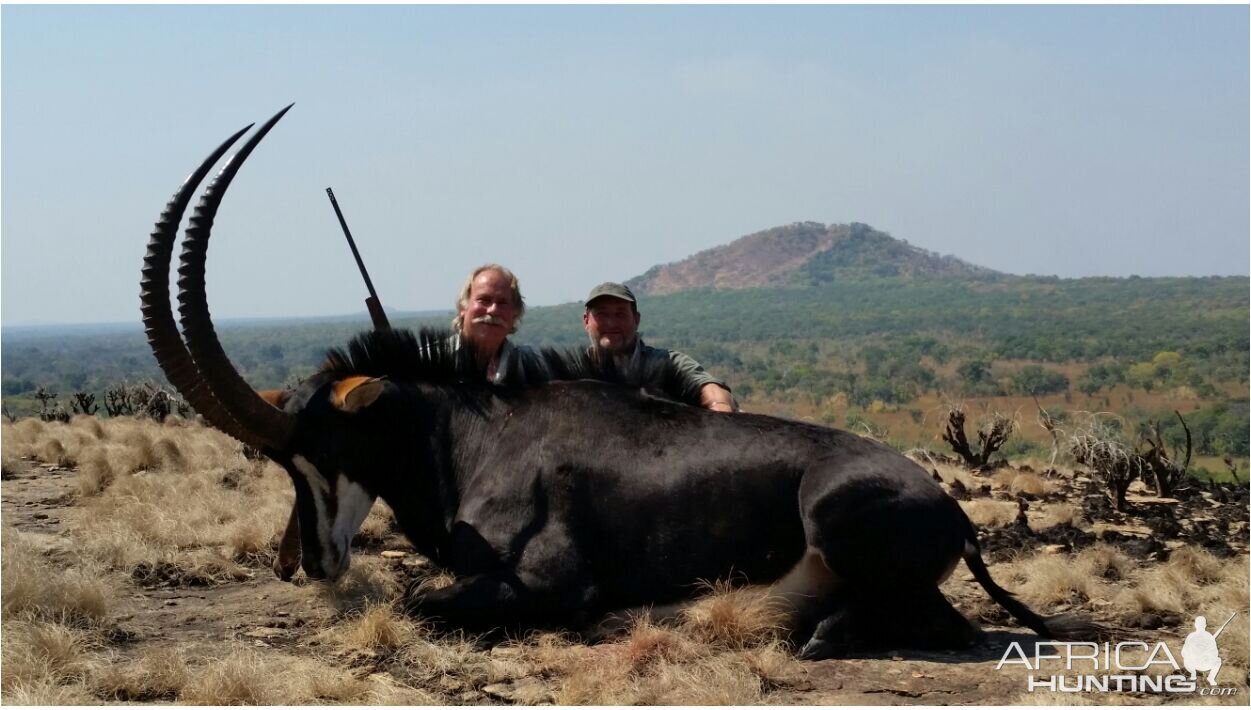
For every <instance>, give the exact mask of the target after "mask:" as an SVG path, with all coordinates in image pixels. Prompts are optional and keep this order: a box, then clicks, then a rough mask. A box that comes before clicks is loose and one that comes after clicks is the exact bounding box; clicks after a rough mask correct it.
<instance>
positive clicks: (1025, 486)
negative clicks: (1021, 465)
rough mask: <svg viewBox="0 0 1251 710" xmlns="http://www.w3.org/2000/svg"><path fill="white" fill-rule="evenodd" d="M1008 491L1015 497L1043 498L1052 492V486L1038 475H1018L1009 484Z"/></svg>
mask: <svg viewBox="0 0 1251 710" xmlns="http://www.w3.org/2000/svg"><path fill="white" fill-rule="evenodd" d="M1008 490H1009V491H1010V492H1011V493H1013V494H1014V495H1024V496H1027V497H1031V498H1041V497H1042V496H1044V495H1045V494H1047V493H1049V492H1050V491H1051V486H1049V485H1048V484H1047V482H1046V481H1044V480H1043V479H1042V477H1040V476H1038V475H1036V474H1033V473H1018V474H1017V475H1016V476H1014V477H1013V478H1012V482H1011V483H1009V484H1008Z"/></svg>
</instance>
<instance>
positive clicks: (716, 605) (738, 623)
mask: <svg viewBox="0 0 1251 710" xmlns="http://www.w3.org/2000/svg"><path fill="white" fill-rule="evenodd" d="M786 621H787V614H786V612H785V608H784V607H782V606H781V605H779V604H778V603H777V600H776V599H773V598H771V597H769V596H768V594H767V589H766V588H763V587H742V588H739V589H733V588H731V587H730V585H728V584H726V583H724V582H719V583H715V584H713V585H710V586H709V589H708V593H707V594H705V595H704V597H703V598H701V599H699V600H697V601H696V602H694V603H693V604H691V605H690V606H688V607H686V608H685V609H683V611H682V622H681V626H682V629H683V630H684V631H685V632H686V633H688V634H690V635H691V637H693V638H695V639H697V640H699V641H700V642H702V643H705V644H708V645H710V646H714V647H718V648H730V649H741V648H747V647H753V646H760V645H763V644H767V643H769V642H772V641H776V640H777V639H778V637H779V634H780V633H781V632H782V631H783V629H784V626H785V624H786Z"/></svg>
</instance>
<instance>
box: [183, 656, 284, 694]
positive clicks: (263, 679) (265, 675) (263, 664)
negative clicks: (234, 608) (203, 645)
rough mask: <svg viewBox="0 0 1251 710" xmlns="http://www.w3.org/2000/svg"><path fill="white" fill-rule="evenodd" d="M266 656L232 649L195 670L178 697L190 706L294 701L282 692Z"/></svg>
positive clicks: (279, 679)
mask: <svg viewBox="0 0 1251 710" xmlns="http://www.w3.org/2000/svg"><path fill="white" fill-rule="evenodd" d="M272 665H273V664H272V663H271V662H269V661H268V660H267V659H266V657H264V656H261V655H260V654H258V653H256V652H255V651H252V650H250V649H242V648H240V649H234V650H232V651H231V652H230V653H228V654H227V655H226V656H225V657H223V658H216V659H212V660H210V661H209V662H208V663H206V664H204V665H203V666H200V667H197V668H195V669H194V671H193V672H192V674H191V681H190V682H189V683H187V684H186V686H185V687H184V688H183V689H182V695H181V697H179V700H181V701H182V702H184V703H188V704H191V705H279V704H286V703H292V702H297V699H295V698H292V697H289V696H285V695H284V694H283V693H282V690H281V686H280V683H279V681H283V682H284V683H283V684H286V683H290V682H291V680H292V679H291V678H281V677H279V675H278V673H276V672H275V669H274V668H273V667H272Z"/></svg>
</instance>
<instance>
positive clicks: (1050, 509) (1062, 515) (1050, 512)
mask: <svg viewBox="0 0 1251 710" xmlns="http://www.w3.org/2000/svg"><path fill="white" fill-rule="evenodd" d="M1084 522H1085V521H1084V519H1083V518H1082V511H1081V508H1079V507H1077V506H1075V505H1069V504H1068V503H1052V504H1050V505H1048V506H1046V507H1045V508H1043V511H1042V515H1041V516H1039V517H1038V519H1037V520H1034V519H1031V520H1030V527H1032V528H1034V529H1036V530H1045V529H1047V528H1052V527H1055V526H1057V525H1072V526H1073V527H1080V526H1081V525H1083V523H1084Z"/></svg>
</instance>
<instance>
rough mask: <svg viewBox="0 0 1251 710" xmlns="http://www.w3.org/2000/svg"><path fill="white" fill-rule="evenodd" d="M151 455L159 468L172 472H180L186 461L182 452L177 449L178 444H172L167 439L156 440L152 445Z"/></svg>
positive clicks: (170, 440)
mask: <svg viewBox="0 0 1251 710" xmlns="http://www.w3.org/2000/svg"><path fill="white" fill-rule="evenodd" d="M152 455H153V456H154V457H155V459H156V460H157V461H158V462H159V464H160V466H161V468H163V469H166V470H172V471H182V470H183V468H184V467H185V466H186V463H187V462H186V459H185V458H183V455H182V451H181V450H180V449H179V448H178V444H176V443H174V441H173V440H172V439H169V438H168V437H166V438H162V439H157V441H156V443H155V444H153V445H152Z"/></svg>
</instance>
